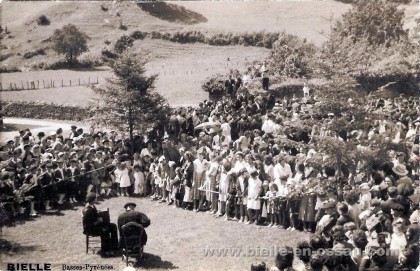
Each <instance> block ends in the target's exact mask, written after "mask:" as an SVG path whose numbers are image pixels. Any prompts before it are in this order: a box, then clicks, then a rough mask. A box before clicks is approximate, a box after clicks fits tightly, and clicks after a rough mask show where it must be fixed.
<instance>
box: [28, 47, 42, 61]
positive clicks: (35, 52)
mask: <svg viewBox="0 0 420 271" xmlns="http://www.w3.org/2000/svg"><path fill="white" fill-rule="evenodd" d="M40 55H42V56H44V55H46V53H45V50H44V49H42V48H41V49H38V50H35V51H29V52H26V53H25V54H24V55H23V58H25V59H30V58H32V57H34V56H40Z"/></svg>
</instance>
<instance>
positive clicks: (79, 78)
mask: <svg viewBox="0 0 420 271" xmlns="http://www.w3.org/2000/svg"><path fill="white" fill-rule="evenodd" d="M79 86H80V78H79Z"/></svg>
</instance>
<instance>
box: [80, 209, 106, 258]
mask: <svg viewBox="0 0 420 271" xmlns="http://www.w3.org/2000/svg"><path fill="white" fill-rule="evenodd" d="M98 216H99V217H102V219H103V221H104V222H105V223H106V222H108V223H109V220H110V215H109V208H108V209H106V211H99V212H98ZM85 235H86V254H88V253H89V244H90V243H93V244H95V247H94V249H93V252H94V253H95V248H99V249H100V248H101V235H98V234H93V233H86V234H85ZM98 244H99V246H98Z"/></svg>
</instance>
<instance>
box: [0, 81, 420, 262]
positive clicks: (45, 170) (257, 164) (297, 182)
mask: <svg viewBox="0 0 420 271" xmlns="http://www.w3.org/2000/svg"><path fill="white" fill-rule="evenodd" d="M309 91H310V90H309V88H308V86H307V85H305V90H304V92H305V95H304V97H303V98H302V99H296V98H293V99H290V100H286V99H285V100H283V101H276V99H275V97H273V96H272V95H269V94H267V93H263V94H254V95H253V94H248V93H247V94H244V93H235V97H232V96H231V95H229V97H224V98H222V99H221V100H219V101H217V102H212V101H205V102H203V103H200V105H199V106H198V107H197V108H192V107H186V108H179V109H176V110H174V111H173V113H172V114H171V115H169V116H168V118H167V121H166V122H165V123H161V124H156V125H154V127H153V128H151V129H149V130H148V131H147V133H145V134H136V135H135V136H134V140H133V141H130V140H128V138H127V136H126V134H122V133H117V132H114V131H109V130H108V131H95V130H93V129H92V130H90V131H84V130H83V129H81V128H78V127H76V126H72V130H71V131H70V133H68V131H63V130H62V129H58V130H57V131H56V132H52V133H48V134H45V133H43V132H40V133H38V134H36V135H35V134H32V133H31V132H30V130H29V129H25V130H21V131H20V132H19V135H17V136H16V137H15V138H14V139H13V140H9V141H8V142H7V143H6V144H5V145H4V146H2V148H1V153H0V154H1V157H0V158H1V162H0V167H1V177H0V178H1V181H0V197H1V199H0V200H1V206H2V208H1V209H0V210H1V212H2V216H1V217H0V218H1V219H2V220H3V222H5V221H6V220H7V219H12V220H13V218H16V217H18V216H22V215H25V214H26V215H30V216H38V215H39V214H42V212H47V211H49V210H50V209H62V208H66V206H69V205H75V204H78V203H81V202H85V201H86V196H87V195H88V194H89V193H95V194H96V195H98V197H102V198H108V197H118V196H121V197H148V198H149V199H150V200H156V201H159V202H160V203H162V204H168V205H172V206H173V207H176V208H185V209H187V210H191V211H194V212H206V213H208V214H209V215H212V216H214V217H215V218H219V219H224V220H229V221H232V223H233V222H236V223H242V224H244V227H246V225H252V224H255V225H257V226H260V227H271V228H273V227H276V228H279V229H281V230H279V234H284V233H286V232H291V231H296V230H298V231H305V232H310V233H313V235H311V239H310V241H309V242H301V243H299V245H298V247H299V248H308V249H309V250H310V251H311V253H310V255H306V256H302V255H297V256H298V258H299V261H301V265H302V266H301V268H302V269H301V270H323V268H324V267H327V268H328V269H329V270H339V269H340V270H374V269H372V268H374V267H375V268H379V269H383V270H388V269H386V268H391V269H392V268H394V269H395V270H412V269H414V268H416V267H417V266H418V265H419V260H418V259H419V248H418V239H419V228H418V223H419V220H420V215H419V210H418V206H419V196H420V191H419V170H420V165H419V161H420V156H419V124H420V101H419V99H418V98H416V97H398V98H395V99H388V100H386V99H379V100H375V101H368V102H367V104H369V105H374V106H370V107H367V108H368V109H367V110H371V111H375V110H381V111H382V112H385V113H387V112H389V117H388V118H385V119H383V120H381V121H376V122H374V123H372V124H371V126H370V127H369V129H367V130H360V131H344V134H343V133H342V132H340V133H337V134H335V133H333V132H331V131H329V130H328V123H329V122H330V121H331V119H334V118H335V117H336V116H335V115H334V114H328V112H325V115H324V116H317V127H314V128H312V129H311V130H308V131H304V132H300V133H299V134H296V133H294V134H293V133H292V132H290V131H289V132H285V129H283V126H284V124H285V123H286V122H294V121H299V120H300V119H304V118H311V117H313V116H311V115H310V112H308V111H306V110H302V109H303V108H308V106H309V105H311V106H316V98H314V97H313V96H311V95H309ZM326 134H328V135H330V136H333V137H335V138H340V140H343V141H349V140H352V141H354V143H355V144H357V142H358V140H360V139H361V138H363V139H366V140H369V139H370V138H373V137H375V136H376V135H379V134H380V135H387V136H388V137H389V138H391V139H392V140H393V141H394V142H396V143H401V144H402V145H403V146H404V151H402V152H392V151H390V152H389V157H388V159H387V160H388V161H387V162H385V163H383V164H379V165H377V164H375V165H369V167H368V169H369V170H367V171H362V172H358V173H357V174H356V175H352V174H350V173H349V172H348V171H346V170H342V171H340V174H341V175H340V176H338V175H339V172H338V171H337V170H335V167H333V166H325V167H324V168H322V169H319V168H314V167H313V166H311V164H310V163H309V161H310V160H311V159H313V157H314V156H315V155H317V154H319V153H320V151H319V150H318V149H317V147H316V145H315V144H314V142H313V140H312V138H313V137H316V136H322V135H326ZM350 135H352V136H350ZM354 135H356V136H354ZM277 136H283V137H285V138H287V139H288V140H291V141H296V142H300V143H301V145H303V146H304V147H295V146H284V144H282V145H279V144H277V143H276V140H274V139H275V138H276V137H277ZM293 158H299V159H293ZM385 160H386V159H385ZM38 213H39V214H38ZM270 234H273V232H272V231H270ZM320 249H324V250H323V251H324V252H325V250H326V249H331V250H333V251H336V252H339V251H343V250H345V249H350V250H358V251H359V252H360V253H358V254H354V255H353V254H352V255H353V256H348V257H347V256H343V255H341V256H337V255H336V254H334V255H327V254H322V253H321V252H319V251H320ZM381 249H382V250H383V249H387V250H390V251H398V253H397V255H395V253H394V254H393V255H382V254H381V253H379V251H380V250H381ZM289 250H290V248H289ZM286 256H287V257H286V258H285V259H286V260H284V261H283V260H279V261H278V265H277V268H278V269H280V270H283V269H284V270H286V269H287V268H289V266H288V264H287V262H290V259H292V261H293V252H290V253H288V254H287V255H286ZM276 262H277V261H276ZM281 262H282V263H281ZM284 262H286V264H285V263H284ZM390 266H391V267H390ZM379 269H375V270H379Z"/></svg>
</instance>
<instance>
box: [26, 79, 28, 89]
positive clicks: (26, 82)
mask: <svg viewBox="0 0 420 271" xmlns="http://www.w3.org/2000/svg"><path fill="white" fill-rule="evenodd" d="M26 86H27V87H28V90H29V82H28V81H26Z"/></svg>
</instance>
